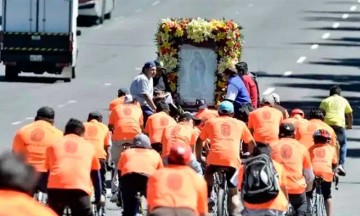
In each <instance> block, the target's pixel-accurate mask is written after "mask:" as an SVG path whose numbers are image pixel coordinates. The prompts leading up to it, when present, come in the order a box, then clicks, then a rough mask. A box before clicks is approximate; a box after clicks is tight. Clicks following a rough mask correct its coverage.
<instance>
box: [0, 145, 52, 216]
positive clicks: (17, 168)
mask: <svg viewBox="0 0 360 216" xmlns="http://www.w3.org/2000/svg"><path fill="white" fill-rule="evenodd" d="M21 156H22V155H18V154H13V153H11V152H4V153H2V154H1V155H0V215H6V216H38V215H41V216H57V214H56V213H55V212H53V211H52V210H51V209H50V208H48V207H46V206H44V205H42V204H40V203H39V202H37V201H35V200H34V199H33V198H32V197H31V195H32V193H33V192H34V189H35V187H36V184H37V181H38V180H37V174H36V170H35V168H34V167H33V166H31V165H29V164H27V163H26V161H25V160H24V158H23V157H21Z"/></svg>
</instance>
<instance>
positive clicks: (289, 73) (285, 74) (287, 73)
mask: <svg viewBox="0 0 360 216" xmlns="http://www.w3.org/2000/svg"><path fill="white" fill-rule="evenodd" d="M291 74H293V72H292V71H286V72H285V73H284V74H283V75H284V76H290V75H291Z"/></svg>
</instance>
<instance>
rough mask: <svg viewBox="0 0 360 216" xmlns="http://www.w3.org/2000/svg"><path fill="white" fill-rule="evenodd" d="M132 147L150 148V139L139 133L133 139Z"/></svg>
mask: <svg viewBox="0 0 360 216" xmlns="http://www.w3.org/2000/svg"><path fill="white" fill-rule="evenodd" d="M133 145H134V147H138V148H151V142H150V138H149V137H148V136H147V135H146V134H143V133H140V134H138V135H136V136H135V137H134V139H133Z"/></svg>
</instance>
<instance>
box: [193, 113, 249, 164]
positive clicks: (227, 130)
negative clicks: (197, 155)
mask: <svg viewBox="0 0 360 216" xmlns="http://www.w3.org/2000/svg"><path fill="white" fill-rule="evenodd" d="M200 139H201V140H202V141H205V140H207V139H209V140H210V151H209V154H208V156H207V159H206V161H207V163H208V164H209V165H219V166H230V167H235V168H239V166H240V164H241V161H240V156H239V155H240V142H241V140H244V142H245V143H249V142H250V141H251V140H253V137H252V135H251V133H250V131H249V129H248V128H247V127H246V124H245V123H244V122H242V121H239V120H237V119H235V118H232V117H228V116H223V117H218V118H213V119H210V120H208V121H207V122H206V123H205V125H204V127H203V129H202V131H201V133H200Z"/></svg>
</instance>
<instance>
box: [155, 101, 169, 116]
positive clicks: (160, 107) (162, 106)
mask: <svg viewBox="0 0 360 216" xmlns="http://www.w3.org/2000/svg"><path fill="white" fill-rule="evenodd" d="M155 106H156V112H166V113H169V112H170V107H169V104H167V103H166V102H165V100H164V99H161V100H159V101H157V102H156V104H155Z"/></svg>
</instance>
